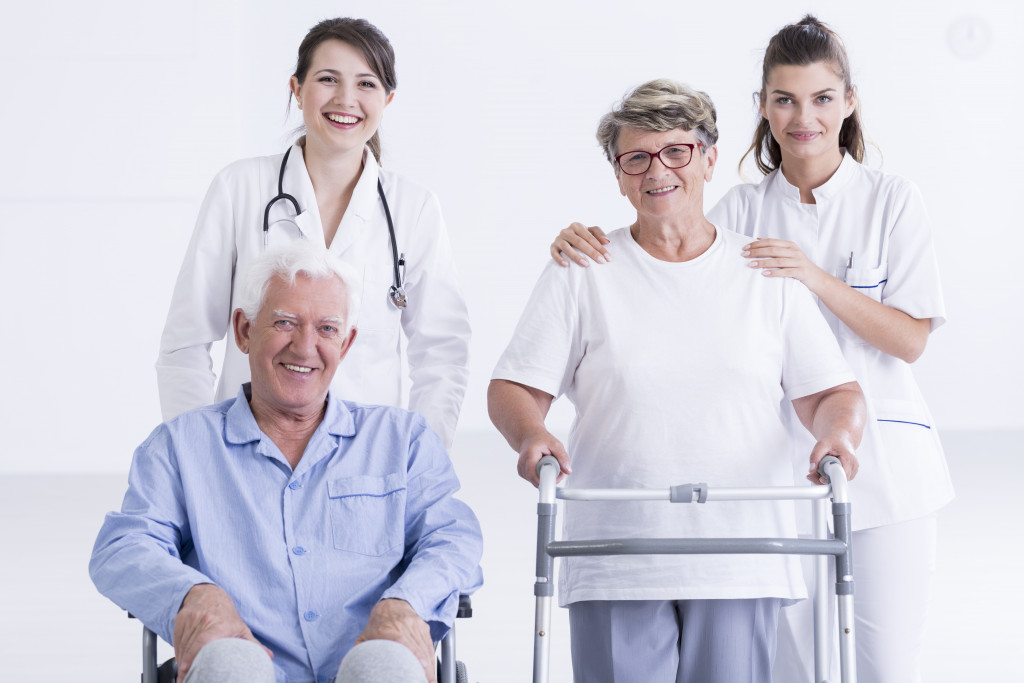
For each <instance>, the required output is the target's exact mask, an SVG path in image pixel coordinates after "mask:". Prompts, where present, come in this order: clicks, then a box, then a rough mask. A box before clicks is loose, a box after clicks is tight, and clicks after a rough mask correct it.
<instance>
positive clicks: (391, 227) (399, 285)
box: [263, 147, 409, 308]
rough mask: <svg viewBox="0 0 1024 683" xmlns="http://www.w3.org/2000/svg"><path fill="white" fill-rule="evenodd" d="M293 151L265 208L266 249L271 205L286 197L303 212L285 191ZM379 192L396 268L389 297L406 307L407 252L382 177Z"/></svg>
mask: <svg viewBox="0 0 1024 683" xmlns="http://www.w3.org/2000/svg"><path fill="white" fill-rule="evenodd" d="M291 153H292V148H291V147H289V148H288V151H287V152H285V153H284V159H281V172H280V173H279V174H278V176H277V196H276V197H274V198H273V199H271V200H270V201H269V202H267V208H266V209H264V210H263V248H264V249H266V248H267V244H268V243H269V240H270V207H272V206H273V205H274V204H275V203H277V202H278V201H280V200H282V199H284V200H287V201H289V202H291V205H292V207H293V208H294V209H295V215H296V216H298V215H299V214H300V213H302V209H300V208H299V202H298V200H296V199H295V197H293V196H291V195H290V194H288V193H287V192H285V191H284V168H285V166H287V165H288V155H289V154H291ZM377 194H378V195H379V196H380V201H381V202H383V204H384V216H385V217H386V218H387V219H388V234H389V235H390V237H391V262H392V264H393V265H394V269H395V272H394V281H393V283H392V285H391V287H389V288H388V298H390V299H391V303H393V304H394V305H395V306H396V307H398V308H405V307H406V306H407V305H408V303H409V299H408V297H407V296H406V293H405V254H401V255H399V253H398V243H397V242H396V241H395V224H394V222H392V220H391V208H390V207H389V206H388V198H387V197H385V196H384V186H383V185H381V184H380V178H378V179H377Z"/></svg>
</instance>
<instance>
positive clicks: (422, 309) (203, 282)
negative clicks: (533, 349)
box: [156, 145, 470, 447]
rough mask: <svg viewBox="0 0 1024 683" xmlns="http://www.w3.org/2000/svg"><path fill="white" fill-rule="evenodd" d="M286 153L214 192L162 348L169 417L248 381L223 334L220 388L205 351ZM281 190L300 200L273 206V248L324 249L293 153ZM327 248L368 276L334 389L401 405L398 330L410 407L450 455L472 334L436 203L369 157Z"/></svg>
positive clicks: (225, 178)
mask: <svg viewBox="0 0 1024 683" xmlns="http://www.w3.org/2000/svg"><path fill="white" fill-rule="evenodd" d="M283 156H284V154H283V153H282V154H277V155H274V156H269V157H259V158H253V159H244V160H241V161H237V162H235V163H233V164H231V165H230V166H228V167H227V168H225V169H224V170H223V171H221V172H220V173H219V174H218V175H217V177H215V178H214V180H213V183H212V184H211V185H210V189H209V191H208V192H207V195H206V199H205V200H204V201H203V205H202V208H201V210H200V212H199V218H198V220H197V221H196V227H195V231H194V232H193V235H192V240H191V242H190V244H189V246H188V251H187V252H186V254H185V259H184V262H183V263H182V266H181V272H180V273H179V275H178V281H177V284H176V285H175V287H174V294H173V296H172V299H171V306H170V310H169V312H168V314H167V323H166V326H165V327H164V332H163V336H162V338H161V342H160V355H159V358H158V359H157V363H156V368H157V383H158V385H159V390H160V403H161V408H162V411H163V417H164V419H165V420H167V419H170V418H172V417H174V416H176V415H178V414H180V413H183V412H185V411H187V410H191V409H192V408H197V407H199V406H203V405H207V404H210V403H213V402H215V401H221V400H224V399H227V398H231V397H232V396H234V395H235V394H236V393H237V392H238V387H239V385H240V384H241V383H242V382H246V381H248V380H249V363H248V357H247V356H246V355H244V354H243V353H242V352H241V351H239V350H238V348H237V347H236V346H235V343H234V339H233V338H232V337H231V336H230V335H229V338H228V341H227V345H226V349H225V354H224V365H223V368H222V370H221V373H220V378H219V382H217V387H216V392H215V391H214V383H215V381H216V380H217V378H216V377H215V375H214V372H213V368H212V361H211V358H210V345H211V344H212V343H213V342H215V341H218V340H220V339H222V338H224V335H225V333H228V332H229V329H230V319H231V313H232V311H233V310H234V309H235V308H236V301H235V293H234V292H235V285H236V283H237V278H238V276H239V275H240V273H242V272H244V270H245V267H246V265H248V263H249V262H250V261H252V260H253V259H254V258H256V257H257V256H259V255H260V254H261V253H263V251H264V243H263V240H264V236H263V212H264V208H265V207H266V205H267V202H269V201H270V199H271V198H272V197H274V196H275V195H276V194H277V183H278V173H279V171H280V167H281V160H282V158H283ZM378 177H379V178H380V181H381V183H382V184H383V187H384V193H385V195H386V196H387V200H388V205H389V207H390V209H391V216H392V219H393V221H394V226H395V234H396V239H397V242H398V250H399V252H400V253H404V254H405V263H406V280H405V289H406V292H407V295H408V300H409V305H408V307H407V308H406V309H404V310H400V309H398V308H396V307H395V306H394V305H393V304H392V303H391V301H390V299H389V297H388V288H389V287H390V286H391V284H392V281H393V265H392V263H393V262H392V252H391V246H390V239H389V235H388V226H387V219H386V218H385V215H384V208H383V204H382V203H381V201H380V198H379V196H378V194H377V179H378ZM283 188H284V191H285V192H287V193H289V194H291V195H293V196H294V197H295V199H296V200H297V201H298V203H299V207H300V208H301V209H302V213H300V214H299V215H298V216H297V217H296V216H295V211H294V209H293V208H292V207H291V205H290V203H289V202H287V201H279V202H276V203H275V204H274V207H273V209H271V212H270V229H269V242H270V245H271V246H273V245H275V244H280V243H284V242H287V241H290V240H294V239H298V238H300V237H302V238H305V239H309V240H312V241H314V242H316V243H319V244H323V243H324V231H323V227H322V225H321V221H320V214H319V210H318V208H317V204H316V197H315V195H314V192H313V184H312V181H311V180H310V178H309V174H308V173H307V172H306V165H305V163H304V160H303V153H302V148H301V147H299V146H298V145H295V146H294V147H293V148H292V153H291V155H290V157H289V159H288V164H287V167H286V169H285V174H284V183H283ZM330 251H331V252H332V253H334V254H336V255H337V256H339V257H341V258H342V259H344V260H345V261H347V262H348V263H350V264H351V265H353V266H354V267H355V268H356V270H357V272H359V273H360V274H361V275H362V278H363V282H362V285H363V296H362V305H361V310H360V313H359V320H358V321H357V327H358V328H359V333H358V336H357V338H356V341H355V343H354V344H353V346H352V349H351V351H350V352H349V354H348V356H347V357H346V358H345V360H344V362H343V363H342V364H341V366H340V367H339V368H338V371H337V374H336V375H335V377H334V382H333V384H332V388H333V390H334V391H335V392H337V393H338V395H340V396H342V397H343V398H345V399H349V400H354V401H360V402H363V403H374V404H384V405H403V376H404V374H405V373H404V372H403V359H402V339H401V337H402V334H401V333H402V332H403V331H404V333H405V337H406V340H407V346H406V356H407V365H408V376H409V379H410V380H411V385H410V386H409V387H408V390H409V394H408V396H409V400H408V406H407V407H408V408H409V409H411V410H415V411H417V412H420V413H422V414H423V415H424V416H425V417H426V418H427V422H428V423H429V424H430V426H431V427H432V428H433V429H434V430H435V431H437V432H438V433H439V434H440V435H441V438H442V440H443V441H444V443H445V445H446V446H449V447H450V446H451V443H452V439H453V437H454V435H455V427H456V423H457V421H458V417H459V411H460V409H461V406H462V398H463V395H464V394H465V390H466V383H467V381H468V377H469V371H468V368H467V363H468V359H469V337H470V328H469V316H468V312H467V310H466V303H465V300H464V299H463V297H462V293H461V291H460V289H459V285H458V281H457V277H456V273H455V265H454V263H453V260H452V254H451V247H450V245H449V242H448V234H447V232H446V230H445V226H444V220H443V219H442V217H441V209H440V206H439V204H438V201H437V198H436V197H435V196H434V195H433V193H431V192H430V191H429V190H426V189H424V188H422V187H420V186H418V185H416V184H414V183H412V182H410V181H408V180H406V179H404V178H401V177H399V176H397V175H396V174H394V173H391V172H389V171H387V170H384V169H381V168H380V167H379V166H378V165H377V162H376V161H375V159H374V158H373V155H372V154H371V153H370V152H369V151H366V152H365V153H364V168H363V172H362V175H361V176H360V178H359V181H358V183H357V184H356V187H355V190H354V191H353V193H352V199H351V201H350V202H349V206H348V209H347V210H346V212H345V216H344V218H343V219H342V221H341V225H340V227H339V228H338V231H337V234H336V235H335V237H334V240H333V242H332V243H331V246H330Z"/></svg>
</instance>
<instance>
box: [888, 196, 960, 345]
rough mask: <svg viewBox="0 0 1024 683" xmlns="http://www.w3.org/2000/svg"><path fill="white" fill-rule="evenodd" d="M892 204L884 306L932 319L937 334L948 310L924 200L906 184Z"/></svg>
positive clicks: (933, 328)
mask: <svg viewBox="0 0 1024 683" xmlns="http://www.w3.org/2000/svg"><path fill="white" fill-rule="evenodd" d="M890 201H891V202H892V206H891V211H892V215H893V223H892V227H891V228H890V231H889V253H888V272H887V275H886V277H887V281H886V283H885V289H884V290H883V291H882V303H883V304H885V305H886V306H891V307H892V308H895V309H898V310H900V311H903V312H904V313H906V314H907V315H910V316H913V317H915V318H918V319H923V318H931V319H932V330H935V329H936V328H938V327H939V326H940V325H942V324H943V323H944V322H946V306H945V302H944V300H943V298H942V284H941V282H940V280H939V264H938V259H937V258H936V255H935V243H934V241H933V240H932V229H931V221H930V220H929V218H928V212H927V209H926V207H925V203H924V198H923V197H922V196H921V192H920V191H919V190H918V189H917V186H915V185H914V184H913V183H910V182H908V181H903V185H902V187H900V188H899V190H898V191H897V192H894V193H893V195H892V197H891V199H890Z"/></svg>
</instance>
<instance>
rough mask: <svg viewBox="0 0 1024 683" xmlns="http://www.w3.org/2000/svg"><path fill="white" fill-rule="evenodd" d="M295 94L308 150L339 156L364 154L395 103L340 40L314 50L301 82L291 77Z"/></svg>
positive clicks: (352, 49)
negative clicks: (390, 104)
mask: <svg viewBox="0 0 1024 683" xmlns="http://www.w3.org/2000/svg"><path fill="white" fill-rule="evenodd" d="M291 89H292V93H293V94H294V95H295V100H296V102H297V103H298V105H299V107H300V108H301V109H302V119H303V121H304V122H305V124H306V144H307V146H309V145H314V146H315V147H316V148H317V151H324V152H329V153H341V154H344V153H346V152H347V153H353V154H354V153H356V152H358V153H359V154H362V149H363V146H364V145H365V144H366V143H367V142H369V140H370V138H371V137H373V135H374V133H376V132H377V128H378V127H379V126H380V121H381V117H382V116H383V114H384V107H386V106H387V105H388V104H389V103H390V102H391V99H392V98H393V97H394V92H388V91H387V88H386V87H385V84H384V83H383V82H382V80H381V78H380V76H378V75H377V74H376V73H375V72H374V70H373V69H372V68H371V67H370V65H369V64H368V63H367V61H366V58H365V57H364V56H363V53H362V52H361V51H360V50H359V49H357V48H356V47H353V46H352V45H351V44H349V43H346V42H344V41H341V40H336V39H329V40H324V41H323V42H321V43H320V44H319V45H318V46H317V47H316V49H315V50H314V51H313V55H312V59H311V60H310V64H309V69H308V70H307V72H306V73H305V74H304V78H303V80H302V81H301V82H300V80H299V76H292V78H291Z"/></svg>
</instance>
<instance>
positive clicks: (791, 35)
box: [739, 14, 864, 175]
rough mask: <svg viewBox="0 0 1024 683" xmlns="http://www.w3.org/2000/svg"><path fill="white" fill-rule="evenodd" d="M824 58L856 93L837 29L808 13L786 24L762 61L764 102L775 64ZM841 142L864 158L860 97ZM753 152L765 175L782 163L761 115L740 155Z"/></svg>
mask: <svg viewBox="0 0 1024 683" xmlns="http://www.w3.org/2000/svg"><path fill="white" fill-rule="evenodd" d="M819 62H824V63H825V64H827V65H828V66H829V67H830V68H831V69H832V70H833V71H834V72H835V74H836V75H837V76H839V77H840V78H841V79H843V86H844V87H845V88H846V93H845V94H846V95H847V96H849V95H851V94H852V93H853V81H852V78H851V75H850V58H849V57H848V56H847V55H846V46H845V45H843V39H842V38H840V37H839V34H837V33H836V32H835V31H833V30H832V29H830V28H829V27H828V26H826V25H825V24H823V23H822V22H820V21H818V18H817V17H815V16H814V15H812V14H808V15H807V16H805V17H804V18H803V19H801V20H800V21H798V22H797V23H795V24H790V25H788V26H785V27H783V28H782V30H780V31H779V32H778V33H776V34H775V35H774V36H772V39H771V40H770V41H768V48H767V49H766V50H765V53H764V62H763V63H762V65H761V91H760V92H759V93H758V97H759V98H760V101H761V104H762V105H764V103H765V98H766V97H767V88H768V77H769V76H770V75H771V72H772V69H774V68H775V67H776V66H808V65H810V64H817V63H819ZM839 146H840V147H845V148H846V152H847V153H848V154H850V155H851V156H852V157H853V158H854V159H856V160H857V161H858V162H860V161H863V160H864V129H863V126H862V125H861V117H860V98H858V99H857V102H856V104H855V105H854V109H853V113H852V114H850V115H849V116H847V117H846V119H845V120H844V121H843V127H842V128H841V129H840V131H839ZM751 152H753V153H754V163H755V164H757V168H758V169H759V170H760V171H761V173H764V174H765V175H767V174H769V173H771V172H772V171H774V170H775V169H777V168H779V166H781V165H782V150H781V149H780V148H779V143H778V142H777V141H776V140H775V138H774V137H772V131H771V128H770V127H769V126H768V119H766V118H765V117H763V116H762V117H761V120H760V121H758V123H757V128H755V129H754V140H753V142H752V143H751V144H750V147H749V149H747V152H746V154H744V155H743V158H742V159H740V163H739V166H740V168H741V169H742V166H743V162H744V161H746V158H747V157H748V156H750V154H751Z"/></svg>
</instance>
